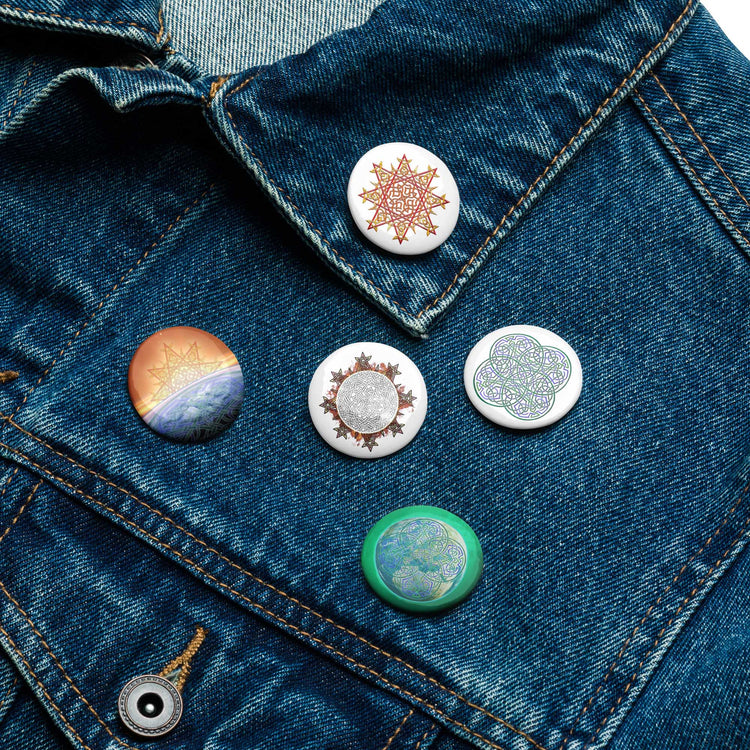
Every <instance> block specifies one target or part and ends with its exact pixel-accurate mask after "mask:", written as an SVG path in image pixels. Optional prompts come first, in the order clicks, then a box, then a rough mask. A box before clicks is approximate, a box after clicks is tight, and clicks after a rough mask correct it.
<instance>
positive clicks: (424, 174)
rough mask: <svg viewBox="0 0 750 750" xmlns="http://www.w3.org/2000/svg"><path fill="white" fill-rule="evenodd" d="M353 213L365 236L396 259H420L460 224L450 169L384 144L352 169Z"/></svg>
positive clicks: (418, 150) (421, 153)
mask: <svg viewBox="0 0 750 750" xmlns="http://www.w3.org/2000/svg"><path fill="white" fill-rule="evenodd" d="M347 198H348V201H349V210H350V211H351V214H352V218H353V219H354V222H355V223H356V225H357V227H358V228H359V229H360V231H361V232H362V234H364V236H365V237H367V239H368V240H370V241H371V242H373V243H374V244H375V245H377V246H378V247H379V248H382V249H383V250H387V251H388V252H391V253H396V254H397V255H421V254H422V253H427V252H429V251H430V250H434V249H435V248H436V247H437V246H438V245H441V244H442V243H443V242H445V240H446V239H448V236H449V235H450V234H451V232H452V231H453V228H454V227H455V226H456V221H457V220H458V209H459V203H460V200H459V195H458V186H457V185H456V181H455V180H454V179H453V175H452V174H451V172H450V170H449V169H448V167H447V166H446V165H445V164H444V163H443V162H442V161H441V160H440V159H438V157H437V156H435V154H433V153H430V152H429V151H428V150H427V149H424V148H422V147H421V146H416V145H414V144H413V143H384V144H382V145H380V146H375V148H372V149H370V150H369V151H368V152H367V153H366V154H365V155H364V156H363V157H362V158H361V159H360V160H359V161H358V162H357V163H356V165H355V166H354V169H353V170H352V173H351V176H350V178H349V186H348V189H347Z"/></svg>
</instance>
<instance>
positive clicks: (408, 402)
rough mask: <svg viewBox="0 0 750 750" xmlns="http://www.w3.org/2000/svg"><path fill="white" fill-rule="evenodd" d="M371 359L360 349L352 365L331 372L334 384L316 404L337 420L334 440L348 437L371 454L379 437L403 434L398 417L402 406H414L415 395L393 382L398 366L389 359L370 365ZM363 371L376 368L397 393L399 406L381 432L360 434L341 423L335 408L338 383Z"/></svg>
mask: <svg viewBox="0 0 750 750" xmlns="http://www.w3.org/2000/svg"><path fill="white" fill-rule="evenodd" d="M371 359H372V355H369V356H368V355H367V354H365V353H364V352H362V354H361V355H360V356H359V357H355V358H354V364H352V365H351V366H350V367H349V368H348V369H347V370H344V371H342V370H339V371H338V372H331V383H333V385H332V386H331V388H330V390H329V391H328V392H327V393H326V394H325V396H324V397H323V403H321V404H320V405H319V406H320V408H321V409H323V413H324V414H330V415H331V416H332V417H333V419H334V420H335V421H336V422H337V425H336V427H334V430H333V431H334V432H335V433H336V439H337V440H338V439H339V438H340V437H343V438H344V439H345V440H348V439H349V438H351V439H353V440H354V441H355V442H356V443H357V445H361V446H362V447H363V448H367V450H369V451H370V453H372V449H373V448H375V447H377V445H378V442H377V441H378V440H380V439H381V438H384V437H389V436H391V437H392V436H394V435H399V434H403V428H404V426H405V425H403V424H400V423H399V421H398V420H399V417H403V411H404V410H405V409H413V408H414V401H415V400H416V396H414V395H412V392H411V390H410V391H409V392H408V393H405V392H404V390H405V387H404V386H403V385H399V384H398V383H397V382H396V376H397V375H400V374H401V372H400V371H399V369H398V364H395V365H392V364H391V363H390V362H388V363H387V364H385V363H383V362H381V363H378V364H370V360H371ZM362 370H375V371H376V372H379V373H381V374H382V375H385V376H386V377H387V378H388V380H390V381H391V383H393V385H394V386H395V388H396V393H398V409H397V411H396V416H395V417H394V418H393V421H392V422H391V423H390V424H389V425H388V426H387V427H386V428H385V429H383V430H380V432H370V433H362V432H356V431H355V430H352V429H351V428H349V427H347V426H346V425H345V424H344V422H343V421H342V419H341V417H339V413H338V411H337V409H336V395H337V394H338V392H339V388H340V387H341V384H342V383H343V382H344V381H345V380H346V379H347V378H348V377H349V376H350V375H353V374H354V373H355V372H361V371H362Z"/></svg>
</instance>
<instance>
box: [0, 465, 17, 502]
mask: <svg viewBox="0 0 750 750" xmlns="http://www.w3.org/2000/svg"><path fill="white" fill-rule="evenodd" d="M19 468H20V467H19V466H16V468H15V471H14V472H13V473H12V474H11V475H10V476H9V477H8V478H7V479H6V480H5V486H4V487H3V491H2V492H0V500H2V498H3V496H4V495H5V493H6V492H7V491H8V487H10V483H11V482H12V481H13V479H14V478H15V476H16V474H18V470H19Z"/></svg>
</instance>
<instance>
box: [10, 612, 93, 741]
mask: <svg viewBox="0 0 750 750" xmlns="http://www.w3.org/2000/svg"><path fill="white" fill-rule="evenodd" d="M0 633H2V635H4V636H5V639H6V640H7V641H8V643H9V644H10V647H11V648H12V649H13V651H15V652H16V655H17V656H18V658H19V659H20V660H21V662H22V663H23V664H24V666H25V667H26V669H28V670H29V674H30V675H31V677H32V678H33V680H34V682H36V684H37V687H38V688H39V689H40V690H41V691H42V693H43V695H44V696H45V697H46V698H47V700H48V701H49V703H50V705H51V706H52V707H53V708H54V709H55V711H57V713H58V714H59V715H60V719H62V722H63V724H65V726H66V727H67V728H68V730H69V731H70V733H71V734H72V735H73V736H74V737H75V738H76V739H77V740H78V742H79V743H80V745H81V747H82V748H83V749H84V750H92V749H91V748H90V747H89V746H88V745H87V744H86V743H85V742H84V741H83V739H82V738H81V735H80V734H78V732H76V730H75V729H74V728H73V725H72V724H71V723H70V721H69V720H68V718H67V717H66V716H65V714H64V713H63V712H62V709H61V708H60V707H59V706H58V705H57V703H55V701H54V700H53V699H52V696H51V695H50V694H49V691H48V690H47V688H46V687H45V686H44V683H43V682H42V681H41V680H40V679H39V677H37V674H36V672H35V671H34V670H33V669H32V667H31V664H29V662H28V660H27V659H26V657H25V656H24V655H23V652H22V651H21V650H20V649H19V648H18V646H17V645H16V643H15V641H14V640H13V639H12V638H11V637H10V634H9V633H8V631H7V630H6V629H5V628H4V627H3V626H2V625H0Z"/></svg>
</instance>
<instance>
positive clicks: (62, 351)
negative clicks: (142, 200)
mask: <svg viewBox="0 0 750 750" xmlns="http://www.w3.org/2000/svg"><path fill="white" fill-rule="evenodd" d="M213 187H214V185H213V183H212V184H210V185H209V186H208V187H207V188H206V189H205V190H204V191H203V192H202V193H201V194H200V195H199V196H198V197H197V198H196V199H195V200H194V201H192V202H191V203H190V204H189V205H188V206H187V208H185V209H183V210H182V212H181V213H180V214H178V215H177V217H176V218H174V219H172V222H171V223H170V224H169V226H168V227H167V228H166V229H165V230H164V231H163V232H162V233H161V234H160V235H159V237H158V238H157V239H156V240H155V241H154V242H153V243H152V244H151V245H150V246H149V247H148V248H147V249H146V250H145V251H144V252H143V253H142V254H141V256H140V257H139V258H138V260H137V261H136V262H135V263H134V264H133V265H132V266H131V267H130V268H129V269H128V270H127V271H125V273H123V274H122V276H120V278H119V280H118V281H117V283H115V285H114V286H113V287H112V289H110V290H109V291H108V292H107V293H106V294H105V295H104V297H103V298H102V299H101V301H100V302H99V304H98V305H97V306H96V307H95V308H94V311H93V312H92V313H91V315H90V316H89V317H88V318H87V319H86V320H85V321H84V323H83V325H81V326H80V327H79V328H78V330H77V331H76V332H75V333H74V334H73V336H71V338H70V339H68V341H67V342H66V343H65V345H64V346H63V347H62V349H60V351H59V353H58V354H57V356H56V357H55V358H54V359H53V360H52V362H51V363H50V364H49V366H48V367H47V369H46V370H44V372H42V374H41V375H40V376H39V379H38V380H37V381H36V383H35V384H34V385H32V386H31V388H29V389H28V390H27V391H26V393H25V394H24V397H23V400H22V401H21V403H20V404H18V406H17V407H16V408H15V410H14V411H13V414H12V415H11V416H12V417H15V416H16V415H17V414H18V412H19V411H21V409H22V408H23V406H24V404H25V403H26V401H27V400H28V398H29V396H31V394H32V393H33V392H34V391H35V390H36V389H37V388H38V387H39V385H40V384H41V382H42V381H43V380H44V378H45V377H46V376H47V375H48V374H49V372H50V370H52V368H53V367H54V366H55V364H56V363H57V362H58V361H59V360H60V359H61V358H62V356H63V355H64V354H65V353H66V352H67V351H68V349H69V348H70V347H71V346H72V345H73V343H74V342H75V340H76V339H77V338H78V337H79V336H80V335H81V334H82V333H83V331H84V330H85V329H86V328H87V327H88V325H89V323H91V321H92V320H93V319H94V318H95V317H96V315H97V313H98V312H99V310H101V308H102V307H103V306H104V303H105V302H106V301H107V300H108V299H109V298H110V297H111V296H112V295H113V294H114V293H115V292H116V291H117V290H118V289H119V288H120V285H121V284H122V283H123V282H124V281H125V279H126V278H127V277H128V276H129V275H130V274H131V273H132V272H133V271H135V269H136V268H138V267H139V266H140V265H141V263H143V261H144V260H146V258H148V256H149V254H150V253H151V251H152V250H154V249H155V248H156V247H157V245H159V243H160V242H161V241H162V240H163V239H164V238H165V237H166V236H167V235H168V234H169V233H170V232H171V231H172V229H173V228H174V227H176V226H177V224H179V223H180V221H182V219H183V218H184V217H185V216H186V215H187V214H188V212H189V211H190V210H191V209H192V208H194V207H195V206H197V205H198V203H200V202H201V201H202V200H203V199H204V198H205V197H206V195H208V193H209V192H210V191H211V189H212V188H213ZM0 431H1V430H0Z"/></svg>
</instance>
